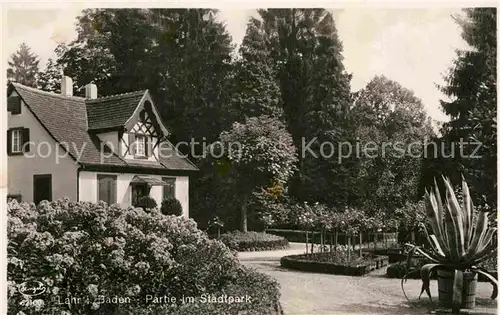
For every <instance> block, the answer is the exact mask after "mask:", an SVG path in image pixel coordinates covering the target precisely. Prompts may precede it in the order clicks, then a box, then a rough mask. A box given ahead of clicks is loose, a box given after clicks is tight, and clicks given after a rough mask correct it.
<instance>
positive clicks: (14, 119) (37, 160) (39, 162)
mask: <svg viewBox="0 0 500 315" xmlns="http://www.w3.org/2000/svg"><path fill="white" fill-rule="evenodd" d="M13 93H15V92H13ZM11 95H15V94H11ZM16 127H23V128H29V129H30V141H31V142H33V143H34V145H32V146H31V150H30V152H27V153H25V155H24V156H23V155H12V156H9V157H8V161H7V163H8V193H9V194H21V195H22V200H23V201H28V202H32V201H33V175H37V174H51V175H52V200H56V199H60V198H63V197H68V198H70V199H71V200H76V191H77V187H76V178H77V168H78V165H77V164H76V163H75V161H74V160H73V159H72V158H71V157H69V156H64V155H65V154H66V153H65V151H64V149H62V148H61V147H60V146H58V145H57V143H56V142H55V141H54V139H53V138H52V137H51V136H50V135H49V134H48V132H47V131H46V130H45V129H44V128H43V126H42V125H41V124H40V123H39V122H38V120H37V119H36V118H35V116H34V115H33V114H32V113H31V112H30V111H29V109H28V108H27V107H26V105H25V104H24V103H23V102H22V105H21V114H18V115H12V114H11V113H10V112H9V113H8V128H16ZM4 137H5V136H4ZM4 139H5V138H4ZM56 148H57V149H56ZM58 151H59V153H58ZM49 153H50V154H49ZM58 154H59V157H58V156H57V155H58Z"/></svg>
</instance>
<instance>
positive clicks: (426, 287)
mask: <svg viewBox="0 0 500 315" xmlns="http://www.w3.org/2000/svg"><path fill="white" fill-rule="evenodd" d="M439 268H445V266H444V265H442V264H426V265H424V266H423V267H422V269H420V278H421V279H422V289H421V291H420V295H419V296H418V298H419V299H420V297H421V296H422V293H424V291H425V292H426V293H427V296H428V297H429V299H430V300H431V301H432V297H431V289H430V285H431V275H432V272H433V271H434V270H436V269H439Z"/></svg>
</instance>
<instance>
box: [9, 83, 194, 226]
mask: <svg viewBox="0 0 500 315" xmlns="http://www.w3.org/2000/svg"><path fill="white" fill-rule="evenodd" d="M7 110H8V131H7V155H8V196H9V197H12V198H17V199H21V200H23V201H28V202H35V203H38V202H40V201H41V200H56V199H59V198H63V197H68V198H70V199H71V200H78V201H92V202H96V201H99V200H103V201H105V202H107V203H108V204H114V203H119V204H120V205H121V206H124V207H128V206H133V205H135V203H136V202H137V200H138V198H140V197H141V196H144V195H149V196H151V197H152V198H154V199H155V200H156V202H157V203H158V205H160V204H161V201H162V199H163V198H165V197H175V198H177V199H178V200H179V201H180V203H181V205H182V208H183V215H184V216H186V217H188V216H189V177H190V176H191V175H193V174H194V173H195V172H196V171H197V170H198V169H197V167H196V166H195V165H194V164H193V163H191V162H190V161H189V160H188V159H187V158H186V157H184V156H183V155H182V154H180V153H179V152H178V151H177V150H176V148H175V147H174V146H173V145H172V143H170V142H169V141H168V139H167V136H168V135H169V131H168V130H167V128H166V127H165V124H164V123H163V121H162V119H161V117H160V115H159V112H158V110H157V108H156V106H155V104H154V103H153V100H152V99H151V95H150V93H149V92H148V91H147V90H144V91H135V92H130V93H124V94H118V95H111V96H105V97H97V87H96V85H95V84H88V85H86V86H85V97H76V96H73V83H72V80H71V78H69V77H63V78H62V82H61V94H55V93H49V92H45V91H41V90H37V89H34V88H30V87H27V86H24V85H21V84H18V83H11V84H10V85H9V87H8V92H7Z"/></svg>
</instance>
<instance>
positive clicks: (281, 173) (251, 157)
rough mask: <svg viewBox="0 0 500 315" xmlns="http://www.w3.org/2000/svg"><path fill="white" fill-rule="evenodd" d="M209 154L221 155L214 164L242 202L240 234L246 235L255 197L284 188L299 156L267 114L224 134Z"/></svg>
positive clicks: (282, 127) (279, 123) (290, 141)
mask: <svg viewBox="0 0 500 315" xmlns="http://www.w3.org/2000/svg"><path fill="white" fill-rule="evenodd" d="M210 152H211V153H212V155H213V156H220V157H219V158H216V159H215V160H214V162H213V165H214V166H215V167H216V168H217V169H218V170H219V176H222V177H224V179H225V183H226V185H227V186H228V187H229V190H230V191H232V192H233V194H234V195H236V196H238V197H239V199H240V201H239V202H240V209H241V214H240V218H241V231H242V232H246V231H247V207H248V203H249V200H250V198H251V197H252V194H253V193H254V192H258V191H259V190H260V189H266V188H268V187H272V186H275V185H284V184H286V182H287V181H288V179H290V178H291V176H292V175H293V172H294V170H295V162H296V161H297V153H296V149H295V147H294V146H293V142H292V138H291V136H290V134H289V133H288V132H287V131H286V128H285V126H284V125H283V124H282V123H281V122H280V121H279V120H278V119H276V118H273V117H269V116H264V115H263V116H259V117H250V118H247V119H246V121H245V123H238V122H235V123H234V124H233V126H232V128H231V129H230V130H229V131H224V132H222V133H221V135H220V141H218V142H215V143H213V144H212V145H211V146H210ZM213 152H216V153H213ZM211 159H213V158H211Z"/></svg>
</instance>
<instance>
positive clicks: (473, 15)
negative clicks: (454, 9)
mask: <svg viewBox="0 0 500 315" xmlns="http://www.w3.org/2000/svg"><path fill="white" fill-rule="evenodd" d="M496 12H497V10H496V8H473V9H464V16H462V17H459V18H458V19H457V22H458V23H459V24H460V26H461V27H462V37H463V39H464V40H465V42H466V43H467V44H468V45H469V48H468V49H464V50H460V51H458V52H457V57H456V59H455V60H454V62H453V66H452V67H451V69H450V72H449V74H448V76H446V77H445V80H446V85H445V86H443V87H442V88H441V90H442V91H443V92H444V94H446V95H447V96H449V97H450V98H451V101H441V105H442V108H443V110H444V111H445V113H446V114H448V115H449V116H450V118H451V120H450V122H448V123H446V124H445V125H444V126H443V128H442V133H443V141H444V143H446V144H447V145H448V146H449V147H450V149H451V147H452V146H455V147H456V149H455V150H456V151H458V150H459V143H460V140H461V139H462V140H463V141H464V142H469V141H478V142H479V143H481V147H480V149H479V150H478V151H477V152H475V154H474V156H475V157H473V156H472V153H474V150H475V149H476V145H468V146H465V147H464V148H463V149H462V150H463V153H464V154H458V153H456V154H454V156H453V157H452V158H451V159H450V158H448V159H447V161H445V162H446V163H447V164H448V165H449V166H448V168H447V172H448V174H446V175H448V176H450V177H451V178H452V179H455V181H456V182H458V181H459V180H460V176H461V175H462V174H463V175H464V176H465V179H466V181H467V182H468V183H470V186H471V187H470V189H471V193H472V194H473V195H474V199H475V201H476V203H483V202H487V203H488V204H489V205H490V206H491V205H494V207H495V208H496V203H497V167H496V165H497V163H496V115H497V108H496V106H497V88H496V86H497V84H496V77H497V68H496V60H497V37H496V34H497V30H496V25H497V22H496V20H497V17H496ZM477 157H480V158H477ZM450 164H451V165H450Z"/></svg>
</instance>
